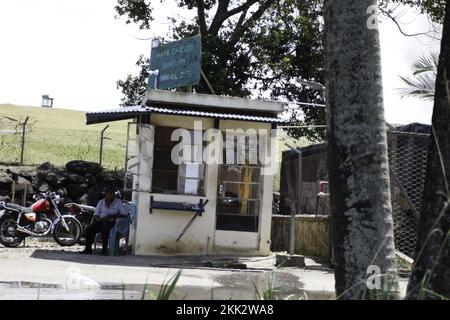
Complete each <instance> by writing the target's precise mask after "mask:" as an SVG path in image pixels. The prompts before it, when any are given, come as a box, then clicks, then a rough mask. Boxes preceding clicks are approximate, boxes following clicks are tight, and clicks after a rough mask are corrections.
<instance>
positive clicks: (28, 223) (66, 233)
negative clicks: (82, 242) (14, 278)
mask: <svg viewBox="0 0 450 320" xmlns="http://www.w3.org/2000/svg"><path fill="white" fill-rule="evenodd" d="M33 199H34V200H35V202H34V203H33V204H32V205H31V207H29V208H28V207H22V206H20V205H17V204H13V203H5V202H0V243H1V244H3V245H4V246H5V247H17V246H18V245H19V244H20V243H21V242H22V241H23V239H25V237H29V236H31V237H40V238H42V237H46V236H47V235H49V234H50V233H52V234H53V238H54V239H55V241H56V243H58V244H59V245H61V246H72V245H74V244H76V243H77V242H78V240H79V238H80V236H81V233H82V227H81V223H80V222H79V221H78V220H77V219H76V218H75V217H74V216H73V215H69V214H61V212H60V211H59V209H58V204H59V201H60V198H59V196H58V195H56V194H55V193H54V192H51V191H47V192H46V193H44V194H38V195H35V196H33Z"/></svg>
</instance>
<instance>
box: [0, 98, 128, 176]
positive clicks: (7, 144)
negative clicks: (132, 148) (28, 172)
mask: <svg viewBox="0 0 450 320" xmlns="http://www.w3.org/2000/svg"><path fill="white" fill-rule="evenodd" d="M5 116H6V117H11V118H14V119H17V120H19V121H23V120H24V119H25V118H26V117H27V116H29V117H30V118H29V123H30V129H31V131H30V132H27V134H26V137H25V153H24V164H27V165H34V164H40V163H42V162H45V161H50V162H51V163H53V164H55V165H64V164H65V163H66V162H68V161H70V160H75V159H79V160H87V161H95V162H98V160H99V147H100V131H101V130H102V129H103V128H104V127H105V126H106V125H107V124H96V125H89V126H88V125H86V116H85V112H83V111H76V110H67V109H58V108H52V109H50V108H48V109H47V108H40V107H24V106H16V105H11V104H0V131H1V130H6V129H14V126H15V123H14V122H12V121H10V120H7V119H6V118H5ZM126 123H127V121H115V122H110V123H108V124H109V128H108V130H107V131H106V132H105V137H107V138H110V139H108V140H105V141H104V147H103V148H104V152H103V164H104V166H105V167H107V168H109V169H115V168H117V169H121V168H123V166H124V159H125V143H126ZM20 142H21V135H20V134H11V133H2V132H0V152H1V153H0V162H1V163H8V164H10V163H17V162H19V160H20Z"/></svg>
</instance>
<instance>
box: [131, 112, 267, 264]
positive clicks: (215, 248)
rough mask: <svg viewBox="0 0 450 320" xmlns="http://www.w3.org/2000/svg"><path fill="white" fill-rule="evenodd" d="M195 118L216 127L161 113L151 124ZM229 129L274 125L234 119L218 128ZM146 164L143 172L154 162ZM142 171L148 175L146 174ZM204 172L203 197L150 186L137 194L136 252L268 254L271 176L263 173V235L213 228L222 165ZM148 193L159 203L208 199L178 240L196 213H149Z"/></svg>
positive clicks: (186, 123)
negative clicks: (155, 191)
mask: <svg viewBox="0 0 450 320" xmlns="http://www.w3.org/2000/svg"><path fill="white" fill-rule="evenodd" d="M194 121H201V122H202V129H203V130H207V129H209V128H212V127H213V125H214V121H213V120H212V119H206V118H194V117H182V116H171V115H161V114H160V115H152V117H151V125H153V126H157V125H160V126H168V127H176V128H186V129H193V128H194ZM227 128H242V129H244V130H246V129H247V128H254V129H260V128H261V129H270V124H260V123H255V122H244V121H231V120H230V121H228V120H227V121H220V122H219V129H220V130H225V129H227ZM140 159H141V161H143V160H145V159H144V156H143V155H142V154H141V156H140ZM146 161H149V160H148V159H147V160H146ZM145 167H146V168H147V169H145V170H148V168H150V167H151V166H149V165H146V166H145ZM141 171H142V170H141ZM141 173H142V174H144V172H141ZM205 175H206V179H205V196H204V197H200V196H191V195H168V194H153V193H150V192H148V190H142V191H141V192H134V198H135V199H136V201H137V202H138V214H137V218H136V224H135V225H134V226H133V228H132V235H131V239H133V241H132V246H133V251H134V253H135V254H138V255H151V254H206V253H224V252H227V253H230V252H242V251H245V252H248V253H256V254H269V253H270V224H271V214H272V212H271V208H272V189H273V187H272V185H273V175H267V176H263V191H262V192H263V193H262V195H261V196H262V197H261V199H262V206H261V212H260V219H259V220H260V226H259V233H249V232H236V231H222V230H221V231H216V230H215V225H216V204H217V203H216V199H217V179H218V165H217V164H213V165H207V166H206V172H205ZM141 178H144V179H149V180H148V181H147V182H150V183H151V177H150V175H148V174H147V176H144V175H143V176H142V177H141ZM150 196H153V197H154V200H155V201H174V202H186V203H198V202H199V200H200V199H208V200H209V202H208V204H207V205H206V206H205V212H204V213H203V215H202V216H201V217H197V218H196V219H195V220H194V222H193V223H192V224H191V226H190V227H189V228H188V229H187V231H186V233H185V234H184V235H183V237H182V238H181V239H180V240H179V241H178V242H177V241H176V239H177V237H178V236H179V235H180V233H181V232H182V231H183V229H184V227H185V226H186V225H187V224H188V222H189V220H190V219H191V218H192V217H193V216H194V214H195V213H194V212H184V211H175V210H174V211H172V210H160V209H153V213H152V214H150V213H149V212H150ZM252 240H254V241H255V246H249V243H251V241H252Z"/></svg>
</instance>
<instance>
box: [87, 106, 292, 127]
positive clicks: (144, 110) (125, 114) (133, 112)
mask: <svg viewBox="0 0 450 320" xmlns="http://www.w3.org/2000/svg"><path fill="white" fill-rule="evenodd" d="M149 113H162V114H174V115H181V116H192V117H206V118H217V119H232V120H244V121H255V122H269V123H284V122H286V120H285V119H281V118H278V117H270V116H261V115H252V114H238V113H222V112H209V111H198V110H190V109H178V108H166V107H155V106H135V107H124V108H118V109H110V110H104V111H97V112H88V113H86V124H94V123H102V122H109V121H116V120H125V119H130V118H133V117H136V116H139V115H143V114H149Z"/></svg>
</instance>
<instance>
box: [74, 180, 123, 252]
mask: <svg viewBox="0 0 450 320" xmlns="http://www.w3.org/2000/svg"><path fill="white" fill-rule="evenodd" d="M115 191H116V190H115V188H114V187H107V188H106V189H105V198H103V199H102V200H100V201H99V202H98V204H97V208H96V209H95V214H94V221H93V222H92V223H91V224H90V225H89V226H87V227H86V247H85V249H84V250H83V251H81V253H82V254H92V243H93V242H94V238H95V235H96V234H97V233H99V232H100V233H101V236H102V255H104V256H106V255H108V238H109V232H110V230H111V228H112V227H113V226H114V223H115V221H116V219H117V218H119V217H120V216H124V217H125V216H126V215H127V214H128V211H127V209H126V208H125V206H124V205H123V203H122V201H121V200H120V199H118V198H116V197H115Z"/></svg>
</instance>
